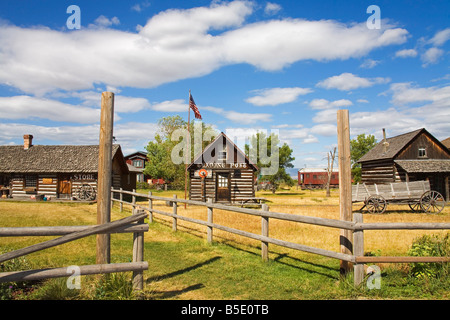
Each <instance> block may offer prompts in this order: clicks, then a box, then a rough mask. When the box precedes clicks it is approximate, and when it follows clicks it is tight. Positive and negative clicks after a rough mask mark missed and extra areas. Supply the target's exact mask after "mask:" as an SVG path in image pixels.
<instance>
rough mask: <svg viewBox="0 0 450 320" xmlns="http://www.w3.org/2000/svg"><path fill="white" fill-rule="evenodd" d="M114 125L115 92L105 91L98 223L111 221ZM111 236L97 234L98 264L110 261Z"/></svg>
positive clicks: (99, 171) (100, 141)
mask: <svg viewBox="0 0 450 320" xmlns="http://www.w3.org/2000/svg"><path fill="white" fill-rule="evenodd" d="M113 126H114V93H113V92H107V91H105V92H103V93H102V99H101V112H100V137H99V150H98V179H97V224H99V225H100V224H105V223H108V222H110V221H111V180H112V179H111V175H112V158H111V157H112V138H113ZM110 255H111V237H110V235H109V234H98V235H97V258H96V261H97V264H107V263H109V262H110Z"/></svg>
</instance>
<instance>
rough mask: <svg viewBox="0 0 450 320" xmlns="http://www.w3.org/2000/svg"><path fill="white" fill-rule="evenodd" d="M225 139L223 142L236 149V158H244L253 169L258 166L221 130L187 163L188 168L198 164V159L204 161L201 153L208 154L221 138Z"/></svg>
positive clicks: (220, 141)
mask: <svg viewBox="0 0 450 320" xmlns="http://www.w3.org/2000/svg"><path fill="white" fill-rule="evenodd" d="M224 139H225V142H226V143H227V144H228V145H232V146H233V148H234V149H235V150H236V151H237V154H238V158H239V157H240V158H241V159H244V160H245V163H248V164H249V165H250V167H252V169H253V170H255V171H257V170H258V167H257V166H256V165H255V164H254V163H253V162H251V161H250V159H249V158H248V157H247V156H246V155H245V153H244V152H242V150H241V149H239V147H238V146H237V145H236V144H235V143H234V142H233V141H231V140H230V138H228V137H227V135H226V134H225V133H223V132H221V133H220V134H219V135H218V136H217V137H216V138H215V139H214V141H213V142H211V143H210V144H209V145H207V146H206V147H205V149H204V150H203V152H201V153H200V154H199V155H198V156H196V157H194V161H192V162H191V164H189V166H188V169H191V167H192V166H193V165H194V164H198V163H199V162H200V160H201V161H202V163H204V157H203V155H208V154H210V152H211V151H212V149H213V148H215V147H216V146H218V145H219V144H220V143H223V140H224Z"/></svg>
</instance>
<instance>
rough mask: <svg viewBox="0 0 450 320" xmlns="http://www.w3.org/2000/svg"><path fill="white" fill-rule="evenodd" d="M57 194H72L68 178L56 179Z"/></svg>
mask: <svg viewBox="0 0 450 320" xmlns="http://www.w3.org/2000/svg"><path fill="white" fill-rule="evenodd" d="M58 193H59V194H70V193H72V183H71V181H70V177H60V178H59V179H58Z"/></svg>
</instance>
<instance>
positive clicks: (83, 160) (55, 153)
mask: <svg viewBox="0 0 450 320" xmlns="http://www.w3.org/2000/svg"><path fill="white" fill-rule="evenodd" d="M98 149H99V146H98V145H91V146H74V145H58V146H44V145H33V146H32V147H31V148H29V149H28V150H25V149H24V148H23V146H22V145H19V146H0V172H3V173H13V172H16V173H25V172H30V173H31V172H33V173H40V172H42V173H44V172H48V173H57V172H79V173H85V172H86V173H88V172H89V173H93V172H97V171H98ZM118 150H120V145H113V149H112V157H113V158H114V156H115V155H116V153H117V151H118ZM120 152H121V151H120Z"/></svg>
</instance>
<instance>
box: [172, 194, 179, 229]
mask: <svg viewBox="0 0 450 320" xmlns="http://www.w3.org/2000/svg"><path fill="white" fill-rule="evenodd" d="M173 199H174V200H175V201H172V208H173V212H172V213H173V214H174V215H175V217H173V220H172V231H177V218H176V215H177V206H178V203H177V201H176V200H177V195H176V194H174V195H173Z"/></svg>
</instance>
